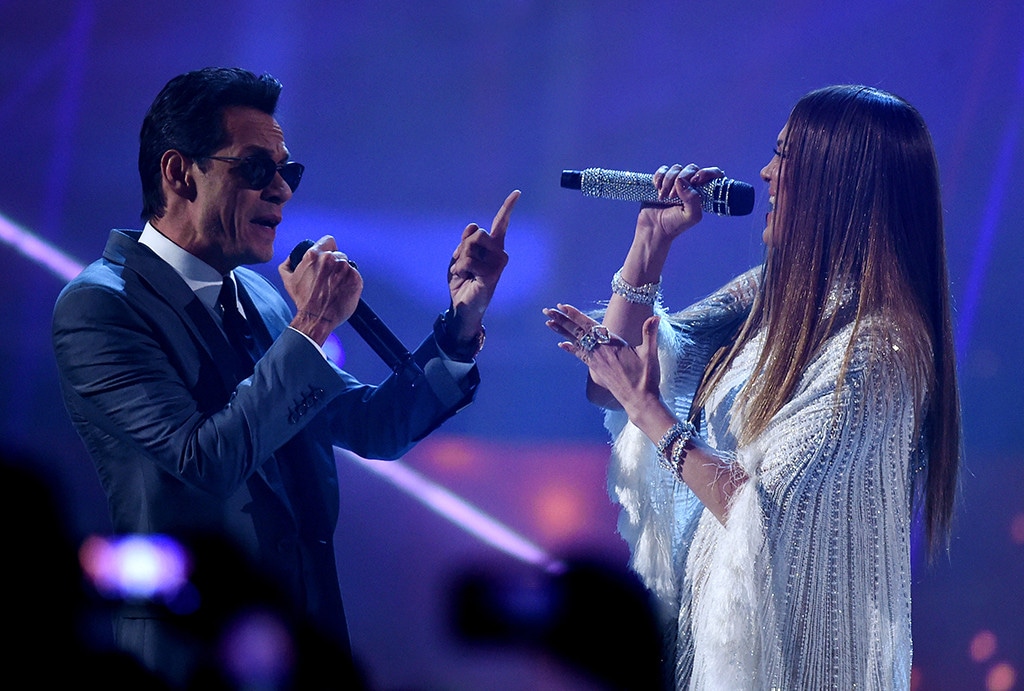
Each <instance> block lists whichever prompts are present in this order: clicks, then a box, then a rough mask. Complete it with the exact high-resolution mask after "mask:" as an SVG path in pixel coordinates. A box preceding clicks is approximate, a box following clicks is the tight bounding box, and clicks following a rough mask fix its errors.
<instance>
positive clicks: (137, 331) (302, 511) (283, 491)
mask: <svg viewBox="0 0 1024 691" xmlns="http://www.w3.org/2000/svg"><path fill="white" fill-rule="evenodd" d="M138 238H139V233H138V232H136V231H118V230H115V231H112V232H111V235H110V239H109V241H108V243H107V246H106V249H105V250H104V253H103V258H102V259H100V260H98V261H96V262H94V263H93V264H91V265H90V266H88V267H87V268H86V269H85V270H84V271H83V272H82V274H81V275H79V276H78V277H77V278H75V279H74V280H73V281H71V282H70V283H69V284H68V285H67V286H66V287H65V289H64V290H63V291H62V292H61V294H60V297H59V298H58V300H57V304H56V307H55V310H54V317H53V344H54V349H55V353H56V358H57V364H58V368H59V371H60V379H61V386H62V389H63V393H64V400H65V403H66V406H67V409H68V411H69V413H70V415H71V419H72V421H73V422H74V425H75V427H76V428H77V429H78V432H79V434H80V435H81V437H82V439H83V440H84V442H85V445H86V447H87V449H88V451H89V454H90V456H91V457H92V459H93V461H94V463H95V465H96V469H97V471H98V473H99V477H100V482H101V483H102V486H103V489H104V490H105V492H106V496H107V498H108V502H109V508H110V514H111V519H112V521H113V528H114V531H115V532H116V533H168V534H171V535H176V534H183V535H187V534H195V533H207V534H216V535H222V536H227V537H229V538H230V539H231V540H232V541H233V542H234V543H235V544H236V545H237V546H239V548H240V549H241V550H243V551H244V553H245V554H246V555H248V556H249V557H250V558H251V559H253V560H254V561H255V563H256V564H257V565H258V567H259V568H261V569H263V570H264V572H265V573H267V574H270V575H271V576H272V577H273V579H274V580H275V582H276V583H278V584H280V585H281V586H282V587H283V588H284V589H285V591H286V592H287V594H288V596H289V598H290V599H291V600H292V602H294V603H295V605H296V606H297V607H298V608H299V609H300V610H301V611H304V612H305V613H307V614H308V615H309V616H310V617H312V618H313V620H314V621H315V622H316V623H317V624H318V625H319V626H321V627H322V628H323V629H324V630H326V631H329V632H330V633H332V634H333V635H334V636H335V637H336V638H337V639H338V640H341V641H343V642H344V645H345V646H347V645H348V639H347V632H346V626H345V619H344V612H343V609H342V602H341V594H340V590H339V586H338V578H337V571H336V565H335V556H334V548H333V534H334V530H335V527H336V523H337V519H338V476H337V471H336V468H335V460H334V455H333V449H332V446H333V445H337V446H341V447H344V448H346V449H349V450H351V451H354V452H355V453H357V454H359V455H361V456H364V457H368V458H380V459H392V458H397V457H399V456H401V455H402V454H403V453H404V452H405V451H407V450H408V449H409V448H410V447H411V446H412V445H413V444H414V443H415V442H416V441H418V440H420V439H422V438H423V437H425V436H426V435H427V434H428V433H429V432H430V431H432V430H433V429H435V428H436V427H437V426H438V425H439V424H441V422H443V421H444V420H445V419H447V418H448V417H450V416H452V415H453V414H455V413H456V412H457V411H458V410H459V409H461V408H462V407H464V406H465V405H467V404H468V403H469V402H470V401H471V400H472V398H473V395H474V393H475V390H476V386H477V383H478V381H479V379H478V376H477V371H476V368H475V367H473V368H472V369H471V370H470V372H469V374H468V375H467V376H465V377H463V378H462V379H454V378H453V377H452V376H451V374H450V373H449V372H448V370H447V369H446V368H445V366H444V364H443V362H442V360H441V359H440V358H441V355H440V352H439V350H438V348H437V344H436V342H435V339H434V338H433V336H431V337H428V338H427V339H426V340H425V341H424V342H423V344H422V345H420V347H419V348H418V349H417V350H416V351H415V353H414V358H413V361H414V363H415V366H411V365H410V366H407V367H405V369H403V370H402V371H400V372H399V373H398V374H392V375H391V376H389V377H388V378H387V380H386V381H384V382H383V383H382V384H381V385H380V386H369V385H365V384H362V383H360V382H359V381H357V380H356V379H355V378H353V377H352V376H350V375H349V374H347V373H345V372H344V371H342V370H341V369H339V368H337V367H336V366H334V365H333V364H332V363H330V362H329V361H327V360H325V359H324V358H323V357H322V356H321V354H320V353H319V352H318V351H317V350H316V348H315V347H314V346H313V344H312V343H310V342H309V341H308V340H307V339H306V338H305V337H304V336H303V335H302V334H299V333H298V332H295V331H293V330H291V329H288V328H287V325H288V323H289V322H290V320H291V316H292V314H291V310H290V309H289V308H288V306H287V304H286V303H285V301H284V299H283V298H282V297H281V295H280V294H279V293H278V292H277V290H276V289H275V288H274V287H273V286H272V285H271V284H270V283H269V282H268V281H266V280H265V279H264V278H263V277H261V276H260V275H259V274H257V273H255V272H253V271H250V270H247V269H244V268H240V269H236V271H235V275H236V278H237V279H238V282H239V284H240V286H241V288H240V299H241V300H242V302H243V306H244V308H245V311H246V314H247V315H249V320H250V322H251V323H252V325H253V328H254V331H255V332H256V338H257V341H258V342H259V343H260V344H261V345H262V347H263V349H264V350H265V354H264V355H263V357H262V358H261V359H260V361H259V362H258V363H257V365H256V369H255V373H254V374H253V375H252V376H251V377H250V378H247V379H245V380H242V381H239V380H240V375H239V374H238V371H239V369H238V368H239V364H240V363H239V362H238V360H237V356H236V354H235V351H234V350H233V349H232V347H231V345H230V343H229V341H228V340H227V338H226V337H225V336H224V334H223V332H222V331H221V330H220V328H219V326H218V322H217V320H216V319H215V318H214V316H213V315H212V314H211V312H210V311H209V310H208V309H207V308H206V307H205V306H204V305H203V304H202V303H201V302H200V300H199V299H198V298H197V297H196V296H195V294H194V293H193V292H192V290H191V289H190V288H189V287H188V286H187V285H186V284H185V282H184V281H183V280H182V279H181V278H180V276H179V275H178V274H177V273H176V272H175V271H174V270H173V269H172V268H171V267H170V266H169V265H168V264H167V263H166V262H164V261H163V260H161V259H160V258H159V257H157V256H156V255H155V254H154V253H153V252H152V251H150V250H149V248H147V247H145V246H144V245H140V244H139V243H138ZM126 644H127V645H133V643H132V642H131V641H128V642H127V643H126ZM136 645H138V644H136ZM154 654H156V655H159V654H160V653H159V651H156V652H155V653H154Z"/></svg>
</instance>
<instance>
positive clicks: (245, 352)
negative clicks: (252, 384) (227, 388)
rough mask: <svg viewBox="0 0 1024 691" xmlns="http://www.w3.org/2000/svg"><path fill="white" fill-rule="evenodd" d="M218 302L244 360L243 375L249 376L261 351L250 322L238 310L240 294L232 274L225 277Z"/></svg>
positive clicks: (239, 355)
mask: <svg viewBox="0 0 1024 691" xmlns="http://www.w3.org/2000/svg"><path fill="white" fill-rule="evenodd" d="M217 304H218V305H220V308H221V315H222V317H223V320H224V331H225V333H227V335H228V340H229V341H231V345H232V346H234V348H235V352H236V353H238V357H239V359H240V360H241V362H242V370H243V376H244V377H248V376H249V375H251V374H252V372H253V367H254V366H255V364H256V361H257V360H259V359H260V353H259V350H258V349H257V347H256V341H255V339H254V338H253V334H252V329H251V328H250V327H249V322H247V321H246V320H245V317H243V316H242V313H241V312H239V311H238V294H237V293H236V292H235V282H234V280H233V279H232V277H231V276H225V277H224V283H222V284H221V287H220V295H219V296H217Z"/></svg>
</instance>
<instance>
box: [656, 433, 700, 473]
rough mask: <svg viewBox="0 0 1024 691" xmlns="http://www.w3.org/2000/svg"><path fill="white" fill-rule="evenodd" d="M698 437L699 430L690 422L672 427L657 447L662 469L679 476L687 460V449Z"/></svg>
mask: <svg viewBox="0 0 1024 691" xmlns="http://www.w3.org/2000/svg"><path fill="white" fill-rule="evenodd" d="M696 435H697V428H696V427H694V426H693V424H692V423H691V422H690V421H688V420H684V421H682V422H677V423H676V424H674V425H672V426H671V427H670V428H669V430H668V431H667V432H665V436H663V437H662V438H661V440H660V441H659V442H658V444H657V447H656V448H657V450H658V463H659V464H660V465H661V467H662V468H664V469H665V470H668V471H669V472H671V473H672V474H674V475H676V476H678V475H679V471H680V470H681V469H682V466H683V462H684V461H685V460H686V447H687V446H688V445H689V443H690V440H691V439H692V438H693V437H695V436H696ZM670 452H671V455H670Z"/></svg>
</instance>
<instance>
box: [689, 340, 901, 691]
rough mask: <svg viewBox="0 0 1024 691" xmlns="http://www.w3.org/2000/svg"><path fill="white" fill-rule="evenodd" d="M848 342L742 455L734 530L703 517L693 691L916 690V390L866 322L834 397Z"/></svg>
mask: <svg viewBox="0 0 1024 691" xmlns="http://www.w3.org/2000/svg"><path fill="white" fill-rule="evenodd" d="M849 334H850V327H847V329H846V330H845V331H843V332H840V333H839V334H837V335H836V336H834V337H833V338H832V339H830V341H829V342H828V343H827V344H826V346H825V347H824V349H823V351H822V352H821V353H820V354H819V355H818V356H817V357H816V358H815V359H814V361H813V362H812V363H811V365H810V366H809V368H808V370H807V371H806V372H805V373H804V376H803V379H802V381H801V384H800V386H799V389H798V391H797V393H796V394H795V395H794V397H793V398H792V399H791V400H790V401H789V402H788V403H787V404H786V405H785V406H784V407H783V408H782V409H781V410H780V411H779V413H778V414H777V415H776V416H775V417H774V418H773V420H772V422H771V423H770V426H769V427H768V429H766V430H765V432H764V433H763V434H762V435H761V436H760V437H759V438H758V439H757V440H755V441H754V443H752V444H750V445H749V446H748V447H741V448H739V449H738V450H737V461H738V462H740V463H742V464H743V466H744V467H745V468H749V472H750V473H751V477H752V482H751V483H750V484H749V486H748V487H747V492H745V493H743V492H741V493H740V494H741V495H742V496H739V497H737V498H736V499H737V501H738V502H739V503H740V504H743V503H744V502H745V505H743V506H740V507H739V508H738V510H737V511H735V512H733V511H732V509H731V510H730V514H729V518H728V521H727V525H726V526H725V527H722V526H721V525H720V524H717V521H712V520H709V519H708V518H707V514H705V516H704V517H703V518H702V521H701V525H700V527H699V528H698V530H697V534H696V536H695V538H694V544H693V546H692V548H691V552H690V555H689V561H688V564H687V585H688V587H689V588H690V589H691V592H692V601H693V609H692V612H691V613H690V614H689V616H690V619H691V621H690V622H689V624H688V625H689V627H690V632H691V633H692V636H693V654H694V665H693V679H692V684H693V687H694V688H704V685H705V684H708V683H710V680H713V679H717V680H719V682H720V681H721V680H722V679H723V675H726V678H728V679H730V680H731V681H732V682H733V683H735V686H733V687H732V688H776V687H777V688H787V689H789V688H793V689H797V688H800V689H805V688H829V689H833V688H834V689H850V688H858V689H906V688H908V686H909V681H910V659H911V630H910V478H909V474H910V464H911V459H912V457H913V454H914V451H915V449H916V446H917V445H916V439H917V437H916V423H915V409H916V405H915V401H916V400H917V398H916V396H915V394H916V393H917V392H916V390H915V387H913V386H912V384H911V381H910V379H911V377H910V374H909V373H910V372H911V371H912V370H911V368H910V367H909V365H908V362H907V358H906V355H905V352H904V351H903V349H902V348H901V345H900V343H899V339H898V338H897V337H896V336H895V335H894V334H893V332H892V331H891V329H889V328H887V325H886V324H885V323H882V322H876V321H870V320H869V321H867V322H865V323H864V324H862V327H861V328H860V329H859V330H858V335H857V337H856V339H854V342H853V350H852V354H851V358H850V364H849V367H848V369H847V371H846V372H845V374H844V375H843V378H842V382H841V385H839V386H838V390H837V380H838V378H839V376H840V372H841V369H842V363H843V361H844V355H845V353H846V348H847V346H848V345H849V344H850V336H849ZM742 364H743V363H741V362H737V365H739V366H740V367H739V369H740V370H742V369H743V367H742ZM724 384H725V386H727V387H728V386H729V385H730V382H728V381H726V382H724ZM732 422H733V423H734V424H735V423H736V422H737V421H736V420H735V419H734V420H733V421H732ZM723 434H724V432H723ZM716 524H717V525H716ZM744 562H745V563H746V564H748V565H749V564H753V565H754V568H747V567H744V566H743V563H744ZM723 620H724V621H730V622H731V623H730V626H731V628H729V627H725V626H723V624H722V622H723Z"/></svg>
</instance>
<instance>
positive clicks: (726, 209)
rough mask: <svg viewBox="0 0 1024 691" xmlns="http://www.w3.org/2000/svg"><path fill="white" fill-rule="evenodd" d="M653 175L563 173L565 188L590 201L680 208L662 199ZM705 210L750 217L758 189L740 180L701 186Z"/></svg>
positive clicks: (671, 200) (601, 170) (587, 171)
mask: <svg viewBox="0 0 1024 691" xmlns="http://www.w3.org/2000/svg"><path fill="white" fill-rule="evenodd" d="M653 179H654V175H653V174H651V173H630V172H627V171H624V170H605V169H604V168H586V169H584V170H563V171H562V187H565V188H567V189H570V190H579V191H581V192H583V194H585V195H587V196H588V197H602V198H604V199H621V200H623V201H627V202H649V203H653V204H665V205H669V206H678V205H680V204H682V201H681V200H680V199H679V197H669V198H668V199H658V190H656V189H655V187H654V184H653ZM694 189H696V190H697V192H698V194H700V199H701V208H702V209H704V211H705V212H708V213H713V214H718V215H719V216H746V215H747V214H749V213H750V212H751V211H753V210H754V188H753V187H751V186H750V185H748V184H747V183H745V182H740V181H739V180H730V179H729V178H715V179H714V180H712V181H710V182H705V183H704V184H702V185H697V186H696V187H695V188H694Z"/></svg>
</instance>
